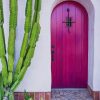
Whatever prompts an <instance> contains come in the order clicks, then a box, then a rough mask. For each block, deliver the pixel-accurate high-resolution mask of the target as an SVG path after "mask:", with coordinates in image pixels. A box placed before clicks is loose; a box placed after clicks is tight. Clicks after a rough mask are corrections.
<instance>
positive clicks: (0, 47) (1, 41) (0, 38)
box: [0, 0, 8, 86]
mask: <svg viewBox="0 0 100 100" xmlns="http://www.w3.org/2000/svg"><path fill="white" fill-rule="evenodd" d="M3 23H4V18H3V5H2V0H0V58H1V63H2V77H3V81H4V85H5V86H7V76H8V72H7V63H6V56H5V53H6V48H5V37H4V29H3Z"/></svg>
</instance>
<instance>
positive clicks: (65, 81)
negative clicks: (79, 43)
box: [62, 3, 69, 88]
mask: <svg viewBox="0 0 100 100" xmlns="http://www.w3.org/2000/svg"><path fill="white" fill-rule="evenodd" d="M68 7H69V6H68V4H67V3H63V22H66V17H67V15H68V13H67V8H68ZM62 53H63V68H62V69H63V77H62V79H63V88H65V87H66V86H68V81H69V79H68V73H67V72H68V70H69V69H68V66H69V65H68V62H69V59H68V55H69V54H68V28H67V26H66V23H63V51H62Z"/></svg>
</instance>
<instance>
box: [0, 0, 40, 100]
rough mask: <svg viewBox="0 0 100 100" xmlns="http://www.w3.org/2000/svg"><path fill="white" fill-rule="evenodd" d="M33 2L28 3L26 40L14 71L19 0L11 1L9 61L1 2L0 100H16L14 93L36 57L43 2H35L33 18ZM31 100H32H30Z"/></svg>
mask: <svg viewBox="0 0 100 100" xmlns="http://www.w3.org/2000/svg"><path fill="white" fill-rule="evenodd" d="M32 2H33V0H27V1H26V9H25V16H26V17H25V25H24V38H23V41H22V46H21V51H20V57H19V60H18V63H17V65H16V69H15V70H14V57H15V40H16V27H17V15H18V0H9V4H10V18H9V39H8V59H7V58H6V45H5V36H4V28H3V24H4V16H3V0H0V59H1V63H2V72H1V73H0V100H14V91H15V89H16V88H17V87H18V85H19V84H20V82H21V81H22V80H23V77H24V75H25V73H26V71H27V69H28V67H29V65H30V64H31V59H32V58H33V56H34V51H35V47H36V42H37V41H38V38H39V33H40V29H41V27H40V24H39V20H40V10H41V0H35V6H34V15H33V16H32ZM28 100H31V99H28Z"/></svg>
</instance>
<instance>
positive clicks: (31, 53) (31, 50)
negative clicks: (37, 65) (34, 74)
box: [11, 23, 39, 91]
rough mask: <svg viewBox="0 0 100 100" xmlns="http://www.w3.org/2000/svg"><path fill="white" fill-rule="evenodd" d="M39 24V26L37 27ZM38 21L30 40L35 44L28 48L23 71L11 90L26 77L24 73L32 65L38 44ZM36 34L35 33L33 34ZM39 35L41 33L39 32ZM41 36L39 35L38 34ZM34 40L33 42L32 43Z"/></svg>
mask: <svg viewBox="0 0 100 100" xmlns="http://www.w3.org/2000/svg"><path fill="white" fill-rule="evenodd" d="M36 26H37V27H36ZM34 30H35V31H34ZM37 30H38V23H35V24H34V27H33V31H32V36H33V37H31V38H33V40H34V41H33V40H32V41H31V42H30V43H31V44H33V45H30V47H29V49H28V52H27V55H26V58H25V61H24V64H23V67H22V69H21V72H20V73H19V75H18V77H17V80H16V81H15V82H14V84H13V85H12V87H11V90H12V91H14V90H15V89H16V88H17V86H18V85H19V84H20V82H21V81H22V79H23V78H24V75H25V73H26V71H27V69H28V66H29V65H30V63H31V59H32V57H33V56H34V51H35V45H36V40H37V35H36V33H37V32H38V31H37ZM33 34H34V35H33ZM38 35H39V34H38ZM38 37H39V36H38ZM32 42H33V43H32Z"/></svg>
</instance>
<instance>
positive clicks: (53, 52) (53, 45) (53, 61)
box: [51, 10, 57, 88]
mask: <svg viewBox="0 0 100 100" xmlns="http://www.w3.org/2000/svg"><path fill="white" fill-rule="evenodd" d="M56 14H57V11H56V10H54V12H53V13H52V16H51V37H52V38H51V67H52V88H55V87H56V83H57V79H56V73H57V68H56Z"/></svg>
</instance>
